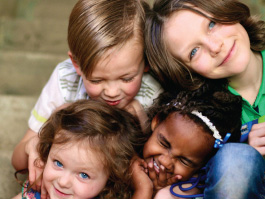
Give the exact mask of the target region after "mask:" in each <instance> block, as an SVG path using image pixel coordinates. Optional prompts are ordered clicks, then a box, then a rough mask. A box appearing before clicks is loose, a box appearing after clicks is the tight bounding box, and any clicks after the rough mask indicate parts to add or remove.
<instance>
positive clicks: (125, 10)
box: [68, 0, 148, 77]
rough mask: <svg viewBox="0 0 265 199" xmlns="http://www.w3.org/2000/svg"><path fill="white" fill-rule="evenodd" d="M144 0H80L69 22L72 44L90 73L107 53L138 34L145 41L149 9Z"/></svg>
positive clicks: (83, 66)
mask: <svg viewBox="0 0 265 199" xmlns="http://www.w3.org/2000/svg"><path fill="white" fill-rule="evenodd" d="M147 8H148V4H147V3H145V2H144V1H141V0H79V1H78V2H77V3H76V5H75V6H74V8H73V10H72V12H71V15H70V18H69V25H68V45H69V48H70V51H71V53H72V55H73V58H74V60H75V61H76V62H77V64H78V65H79V67H80V69H81V71H82V72H83V73H84V74H85V75H86V76H87V77H88V76H90V75H91V73H92V71H93V69H94V67H95V66H96V64H97V63H98V61H99V60H100V59H101V58H102V57H103V55H104V53H105V52H106V51H108V50H109V49H111V48H113V47H121V46H122V45H124V44H125V43H126V42H127V41H129V40H130V39H132V38H133V37H136V38H137V39H138V40H139V43H140V44H141V45H143V30H144V24H145V9H147Z"/></svg>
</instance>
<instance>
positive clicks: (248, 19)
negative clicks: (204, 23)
mask: <svg viewBox="0 0 265 199" xmlns="http://www.w3.org/2000/svg"><path fill="white" fill-rule="evenodd" d="M197 8H199V9H201V10H203V11H205V12H206V13H208V14H209V15H210V16H211V17H210V16H207V15H206V14H204V13H203V12H200V11H199V10H198V9H197ZM183 9H186V10H190V11H193V12H196V13H198V14H200V15H202V16H205V17H207V18H209V19H210V20H212V21H214V22H217V23H222V24H235V23H240V24H241V25H242V26H243V27H244V28H245V29H246V31H247V33H248V36H249V38H250V45H251V49H252V50H254V51H261V50H263V49H264V48H265V40H264V37H265V24H264V21H262V20H259V19H258V18H256V17H253V16H250V10H249V8H248V7H247V6H246V5H245V4H243V3H241V2H239V1H237V0H195V1H194V0H156V1H155V4H154V6H153V11H151V12H149V13H148V14H147V19H146V27H145V28H146V29H145V43H146V49H147V50H146V55H147V59H148V61H149V64H150V66H151V69H152V70H153V72H154V74H155V75H156V76H157V78H158V79H159V81H160V83H161V84H162V86H163V87H164V88H165V89H166V90H169V91H173V92H174V90H177V89H189V90H194V89H197V88H199V87H200V86H201V85H202V84H203V82H204V78H203V77H201V76H200V75H197V74H191V72H190V71H189V69H188V68H187V67H186V66H185V64H184V63H182V62H181V61H179V60H177V59H176V58H174V57H173V56H172V55H171V54H170V52H169V51H168V50H167V47H166V45H165V42H164V39H163V37H164V35H163V34H164V33H163V28H164V24H165V22H166V21H167V19H168V18H169V17H170V16H171V14H173V12H177V11H179V10H183ZM183 26H185V23H183ZM187 34H189V33H187Z"/></svg>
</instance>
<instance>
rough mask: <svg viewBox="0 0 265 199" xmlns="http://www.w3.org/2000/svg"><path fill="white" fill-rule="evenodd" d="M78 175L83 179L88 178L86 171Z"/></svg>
mask: <svg viewBox="0 0 265 199" xmlns="http://www.w3.org/2000/svg"><path fill="white" fill-rule="evenodd" d="M80 177H81V178H83V179H87V178H89V176H88V175H87V174H86V173H80Z"/></svg>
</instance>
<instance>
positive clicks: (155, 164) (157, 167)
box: [154, 160, 159, 171]
mask: <svg viewBox="0 0 265 199" xmlns="http://www.w3.org/2000/svg"><path fill="white" fill-rule="evenodd" d="M154 166H155V168H156V169H158V171H159V166H158V164H157V163H156V161H155V160H154Z"/></svg>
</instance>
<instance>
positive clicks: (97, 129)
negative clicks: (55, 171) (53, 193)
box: [38, 100, 144, 199]
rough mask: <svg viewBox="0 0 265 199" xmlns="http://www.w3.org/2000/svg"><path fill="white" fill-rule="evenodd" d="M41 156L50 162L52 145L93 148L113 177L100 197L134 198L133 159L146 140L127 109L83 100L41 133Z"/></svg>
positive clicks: (61, 112)
mask: <svg viewBox="0 0 265 199" xmlns="http://www.w3.org/2000/svg"><path fill="white" fill-rule="evenodd" d="M39 136H40V141H39V144H38V153H39V156H40V159H41V160H42V161H43V162H44V163H46V162H47V159H48V155H49V152H50V149H51V146H52V145H54V144H56V145H64V144H66V143H73V144H76V145H78V146H89V148H92V149H93V150H95V152H96V153H98V155H99V156H100V157H101V159H102V161H103V165H104V169H105V171H106V173H108V174H109V178H108V181H107V184H106V186H105V188H104V189H103V190H102V192H101V193H100V194H99V197H100V198H102V199H103V198H104V199H108V198H109V199H110V198H111V199H113V198H124V199H125V198H130V196H131V188H130V179H131V174H130V172H129V167H130V164H131V159H132V157H133V156H134V155H135V154H136V152H139V153H141V152H140V151H139V150H138V149H140V148H142V146H143V144H144V140H142V139H141V137H142V131H141V127H140V124H139V121H138V119H137V118H135V117H134V116H133V115H131V114H130V113H128V112H126V111H125V110H122V109H118V108H115V107H111V106H109V105H107V104H105V103H102V102H99V101H93V100H79V101H76V102H74V103H72V104H70V105H69V106H67V107H65V108H62V109H60V110H57V111H55V112H54V113H53V114H52V115H51V116H50V118H49V119H48V120H47V122H46V123H45V124H44V126H43V127H42V129H41V130H40V134H39Z"/></svg>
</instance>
